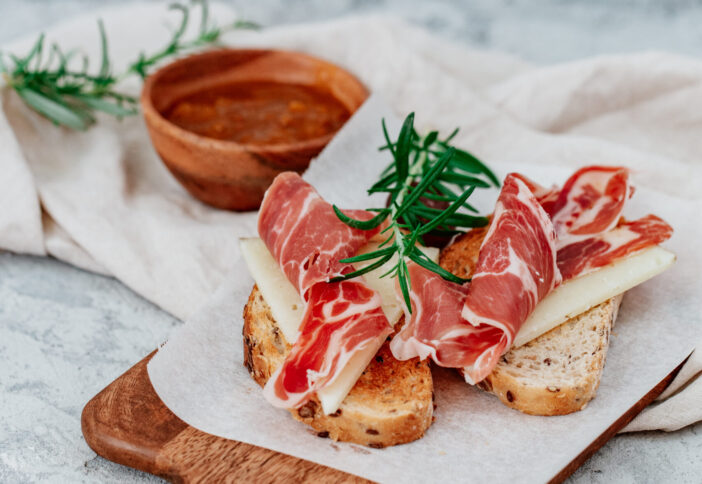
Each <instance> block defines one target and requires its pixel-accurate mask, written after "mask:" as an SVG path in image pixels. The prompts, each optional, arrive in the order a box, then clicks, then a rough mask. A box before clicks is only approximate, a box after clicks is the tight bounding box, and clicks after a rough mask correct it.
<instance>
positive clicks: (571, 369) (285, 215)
mask: <svg viewBox="0 0 702 484" xmlns="http://www.w3.org/2000/svg"><path fill="white" fill-rule="evenodd" d="M450 138H451V137H449V139H446V140H440V139H439V138H438V136H437V133H436V132H431V133H429V134H428V135H426V136H424V137H420V136H419V135H417V133H416V131H415V130H414V128H413V116H412V115H410V116H408V118H407V119H406V120H405V123H404V125H403V128H402V130H401V131H400V133H399V136H398V140H397V142H391V140H390V139H389V138H388V137H387V134H386V139H387V146H386V147H385V148H386V149H388V151H389V152H390V153H391V154H392V157H393V159H394V161H393V163H392V164H391V165H390V166H389V167H388V168H387V169H386V170H385V171H384V172H383V173H382V174H381V176H380V180H379V181H378V182H377V183H376V184H375V185H374V186H373V187H371V189H370V190H369V192H370V193H375V192H383V193H387V194H388V195H389V199H388V206H387V207H381V208H377V209H370V210H368V211H366V210H340V209H339V208H337V207H335V206H332V205H330V204H329V203H327V202H326V201H324V200H323V199H322V198H321V197H320V196H319V195H318V194H317V192H316V191H315V190H314V188H313V187H312V186H310V185H309V184H308V183H306V182H305V181H304V180H302V178H300V176H299V175H297V174H296V173H292V172H287V173H283V174H281V175H279V176H278V177H277V178H276V179H275V181H274V182H273V185H272V186H271V187H270V188H269V189H268V192H267V193H266V196H265V198H264V201H263V204H262V206H261V210H260V213H259V220H258V231H259V235H260V238H253V239H244V240H242V241H241V249H242V254H243V256H244V258H245V260H246V262H247V264H248V266H249V269H250V271H251V274H252V276H253V278H254V280H255V281H256V285H255V286H254V288H253V290H252V292H251V295H250V297H249V301H248V303H247V305H246V307H245V308H244V321H245V322H244V329H243V333H244V334H243V336H244V346H245V348H244V349H245V351H244V354H245V364H246V366H247V368H248V370H249V372H250V373H251V375H252V377H253V378H254V379H255V380H256V381H257V382H258V383H259V384H260V385H261V386H263V387H264V390H263V392H264V395H265V397H266V399H267V400H268V401H269V402H270V403H271V404H273V405H275V406H278V407H281V408H286V409H289V411H290V412H291V413H292V415H293V417H294V418H296V419H298V420H300V421H302V422H304V423H306V424H308V425H310V426H311V427H312V428H313V429H315V431H316V432H317V433H318V435H319V436H322V437H330V438H333V439H335V440H342V441H348V442H355V443H358V444H363V445H369V446H372V447H385V446H389V445H396V444H401V443H405V442H410V441H412V440H416V439H418V438H420V437H421V436H422V435H423V434H424V432H425V431H426V429H427V428H428V427H429V426H430V425H431V422H432V414H433V387H432V377H431V372H430V367H429V361H430V360H431V361H433V363H434V364H437V365H440V366H444V367H449V368H456V369H457V370H458V371H459V372H460V373H461V374H462V375H463V376H464V378H465V380H466V382H468V383H469V384H475V385H477V386H479V387H480V388H482V389H484V390H487V391H490V392H492V393H494V394H495V395H497V397H498V398H499V399H500V400H501V401H502V402H503V403H504V404H506V405H508V406H510V407H513V408H515V409H518V410H520V411H522V412H526V413H530V414H535V415H562V414H567V413H571V412H575V411H578V410H581V409H582V408H584V407H585V406H586V405H587V403H588V402H589V401H590V400H591V399H592V398H593V397H594V396H595V392H596V390H597V387H598V385H599V381H600V376H601V374H602V370H603V368H604V363H605V356H606V353H607V348H608V344H609V334H610V331H611V329H612V326H613V324H614V321H615V319H616V316H617V311H618V308H619V304H620V302H621V299H622V294H623V293H624V292H625V291H627V290H628V289H630V288H632V287H634V286H636V285H637V284H640V283H642V282H644V281H646V280H647V279H650V278H651V277H653V276H655V275H657V274H659V273H660V272H662V271H663V270H665V269H667V268H668V267H670V265H672V263H673V262H674V260H675V256H674V255H673V254H672V253H671V252H669V251H667V250H665V249H663V248H661V247H659V244H660V243H662V242H664V241H665V240H667V239H668V238H669V237H670V236H671V235H672V228H671V227H670V226H669V225H668V224H666V223H665V222H664V221H663V220H661V219H660V218H658V217H656V216H654V215H648V216H645V217H643V218H640V219H638V220H633V221H627V220H624V219H623V217H622V212H623V209H624V206H625V204H626V202H627V200H628V199H629V198H630V197H631V196H632V195H633V194H634V189H633V186H632V184H631V180H630V176H629V171H628V170H627V169H626V168H623V167H602V166H589V167H585V168H582V169H580V170H578V171H577V172H576V173H574V174H573V175H572V176H571V177H570V178H569V179H568V180H567V181H566V182H565V184H564V185H563V187H562V188H557V187H553V188H544V187H542V186H540V185H538V184H536V183H534V182H533V181H531V180H529V179H528V178H526V177H525V176H524V175H521V174H517V173H511V174H509V175H507V176H506V177H505V179H504V181H503V182H502V184H501V191H500V194H499V196H498V199H497V203H496V206H495V209H494V212H493V213H492V214H491V215H490V217H480V216H477V215H475V209H474V208H473V207H472V206H471V205H469V204H468V202H467V199H468V197H469V196H470V195H471V193H472V192H473V190H474V189H476V188H487V187H490V186H499V185H500V184H499V182H498V180H497V178H495V176H494V175H493V174H492V172H491V171H490V170H489V169H488V168H487V167H486V166H485V165H484V164H482V163H481V162H480V161H478V160H477V159H476V158H475V157H473V156H472V155H470V154H468V153H466V152H465V151H462V150H456V149H454V148H452V147H450V145H449V141H450ZM465 229H471V230H469V231H467V232H465V233H461V232H462V231H463V230H465ZM455 234H459V235H455ZM447 235H453V237H452V239H451V242H450V243H449V244H448V246H447V247H445V248H444V249H443V250H442V251H441V253H440V254H439V252H438V250H437V249H434V248H431V247H426V246H424V243H425V242H427V241H429V240H433V241H436V240H437V239H438V240H441V237H445V236H447Z"/></svg>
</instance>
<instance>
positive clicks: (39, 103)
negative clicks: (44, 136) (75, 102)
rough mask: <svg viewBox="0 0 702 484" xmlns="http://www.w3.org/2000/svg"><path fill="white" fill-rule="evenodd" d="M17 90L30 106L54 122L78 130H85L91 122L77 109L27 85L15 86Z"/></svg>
mask: <svg viewBox="0 0 702 484" xmlns="http://www.w3.org/2000/svg"><path fill="white" fill-rule="evenodd" d="M15 91H17V94H19V96H20V97H21V98H22V100H24V102H26V103H27V105H28V106H29V107H31V108H32V109H34V110H35V111H37V112H38V113H39V114H41V115H43V116H45V117H47V118H48V119H49V120H51V121H52V122H53V123H54V124H61V125H64V126H68V127H69V128H72V129H75V130H78V131H83V130H85V129H86V128H87V127H88V125H89V124H90V123H89V122H88V121H87V120H86V119H85V118H84V117H82V116H80V115H79V114H78V113H77V112H76V111H75V110H73V109H71V108H69V107H68V106H65V105H64V104H61V103H59V102H57V101H54V100H53V99H51V98H49V97H47V96H45V95H44V94H42V93H40V92H38V91H33V90H31V89H28V88H25V87H19V88H15Z"/></svg>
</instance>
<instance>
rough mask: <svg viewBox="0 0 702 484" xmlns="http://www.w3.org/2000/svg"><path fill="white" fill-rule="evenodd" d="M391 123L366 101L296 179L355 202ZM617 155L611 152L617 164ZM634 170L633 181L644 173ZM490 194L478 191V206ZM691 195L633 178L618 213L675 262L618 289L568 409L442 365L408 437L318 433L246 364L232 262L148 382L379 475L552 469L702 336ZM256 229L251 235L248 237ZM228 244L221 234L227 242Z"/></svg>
mask: <svg viewBox="0 0 702 484" xmlns="http://www.w3.org/2000/svg"><path fill="white" fill-rule="evenodd" d="M383 116H384V117H386V119H387V120H388V124H389V126H390V130H391V132H396V129H397V126H398V124H399V123H398V120H397V119H396V118H395V117H394V116H393V115H392V111H391V110H390V109H389V108H388V107H386V105H385V104H384V103H383V102H382V100H380V99H378V98H377V97H372V98H371V99H370V100H369V101H368V102H367V103H366V104H365V105H364V106H363V107H362V108H361V110H360V111H359V112H358V113H357V114H356V115H355V116H354V117H353V118H352V120H351V121H350V122H349V123H348V124H347V125H346V126H345V127H344V129H343V130H342V131H341V132H340V133H339V135H337V137H336V138H335V139H334V140H333V141H332V143H331V144H330V145H329V146H328V147H327V149H326V150H325V151H324V152H323V153H322V155H321V156H320V157H319V158H318V159H317V160H316V161H314V162H313V164H312V165H311V167H310V169H309V170H308V172H307V173H306V175H305V177H306V178H307V180H308V181H310V182H311V183H313V184H314V185H315V187H316V188H317V189H318V190H319V192H320V193H321V194H322V196H323V197H325V198H326V199H327V200H329V201H330V202H334V203H337V204H340V205H341V206H345V207H349V208H352V207H359V208H360V207H366V206H368V198H367V197H366V196H365V188H367V187H368V186H369V185H370V183H371V182H372V181H373V180H374V179H375V178H376V176H377V175H378V173H379V172H380V171H381V170H382V168H383V167H384V166H385V165H386V164H387V162H388V158H387V155H386V154H383V153H378V152H377V151H376V147H377V146H380V145H381V144H382V138H381V132H380V129H379V123H380V119H381V117H383ZM625 161H626V160H621V162H622V163H625ZM491 165H492V166H494V167H496V168H497V172H498V176H504V174H506V173H507V172H508V171H510V170H512V169H515V168H518V169H519V170H520V171H522V172H523V173H525V174H527V175H528V176H529V177H531V178H533V179H534V180H536V181H538V182H541V183H543V184H550V183H562V182H563V181H564V180H565V179H566V178H567V176H568V175H569V174H570V173H571V172H572V169H571V168H565V167H559V166H555V165H550V166H544V165H536V164H534V165H530V164H528V163H519V164H518V165H515V164H509V163H507V162H502V163H500V160H497V161H496V162H492V161H491ZM655 178H656V177H655V173H651V172H650V171H647V170H646V168H639V169H638V171H637V172H636V173H635V175H634V181H635V182H637V181H640V180H654V179H655ZM496 195H497V192H496V191H493V192H491V193H483V194H482V196H481V197H480V198H481V199H480V200H479V205H480V206H482V207H485V209H486V210H487V209H489V207H491V204H492V203H493V202H494V199H495V197H496ZM701 210H702V206H700V203H699V202H698V201H690V200H684V199H682V198H677V197H676V196H674V195H673V194H671V193H663V192H660V191H657V190H656V189H655V188H654V184H652V183H649V184H644V183H637V191H636V195H635V196H634V198H633V199H632V200H631V202H630V204H629V206H628V208H627V210H626V213H625V215H626V216H628V217H631V218H636V217H639V216H643V215H645V214H647V213H655V214H657V215H659V216H661V217H663V218H664V219H665V220H667V221H668V222H669V223H671V224H672V225H673V227H675V230H676V232H675V235H674V236H673V238H672V239H671V240H670V241H669V242H667V243H666V244H665V246H666V247H668V248H670V249H671V250H673V251H675V252H676V253H677V255H678V262H677V263H676V264H675V266H674V267H673V268H672V269H671V270H669V271H668V272H666V273H664V274H662V275H660V276H658V277H656V278H655V279H654V280H652V281H649V282H647V283H645V284H643V285H642V286H639V287H637V288H635V289H633V290H631V291H629V292H628V293H627V294H626V296H625V298H624V302H623V305H622V308H621V310H620V313H619V318H618V321H617V324H616V326H615V329H614V333H613V335H612V339H611V345H610V349H609V353H608V356H607V363H606V366H605V370H604V375H603V377H602V381H601V384H600V387H599V390H598V394H597V397H596V398H595V399H594V400H593V401H592V402H591V403H590V404H589V405H588V407H587V408H586V409H585V410H583V411H581V412H578V413H575V414H572V415H568V416H562V417H534V416H528V415H524V414H521V413H519V412H517V411H515V410H511V409H509V408H507V407H505V406H504V405H502V404H501V403H500V402H499V401H498V400H497V399H496V398H495V397H493V396H491V395H488V394H486V393H483V392H481V391H479V390H476V389H475V388H473V387H470V386H468V385H467V384H465V383H464V382H463V381H462V379H461V378H460V377H459V376H458V375H457V374H456V373H454V372H452V371H450V370H444V369H438V370H435V371H434V372H433V376H434V386H435V394H436V404H437V408H436V411H435V416H436V421H435V422H434V424H433V425H432V426H431V428H430V429H429V430H428V431H427V433H426V435H425V437H424V438H422V439H420V440H419V441H417V442H414V443H411V444H406V445H401V446H397V447H392V448H386V449H371V448H366V447H362V446H359V445H353V444H344V443H334V442H332V441H330V440H327V439H322V438H319V437H316V436H315V435H314V432H312V431H311V430H310V429H309V428H308V427H306V426H305V425H303V424H301V423H299V422H296V421H294V420H293V419H292V418H291V416H290V415H289V414H288V412H286V411H284V410H280V409H275V408H273V407H271V406H270V405H269V404H268V403H267V402H266V401H265V400H264V399H263V397H262V395H261V390H260V388H259V387H258V385H256V383H254V381H253V380H252V379H251V378H250V376H249V375H248V373H247V371H246V369H245V368H244V366H243V364H242V362H243V353H242V341H241V328H242V310H243V307H244V304H245V303H246V300H247V297H248V294H249V292H250V290H251V287H252V285H253V280H252V279H251V277H250V276H249V274H248V271H247V269H246V266H245V264H244V263H243V261H241V260H240V261H238V263H237V264H236V266H235V269H234V270H233V271H232V273H231V274H230V275H229V277H227V279H226V282H225V283H224V284H223V285H222V286H221V287H220V289H219V290H218V291H217V293H216V294H215V295H214V296H213V298H212V300H211V301H210V303H209V304H207V305H206V307H204V308H203V309H202V310H201V311H199V312H198V313H197V314H196V315H195V317H193V318H192V319H190V320H189V321H188V322H187V323H186V324H185V325H184V326H182V327H181V328H179V329H178V330H177V331H176V332H175V333H174V334H173V335H172V337H171V338H170V340H169V342H168V343H167V344H166V345H164V346H163V347H162V348H161V349H160V350H159V352H158V353H157V354H156V355H155V356H154V358H153V359H152V360H151V362H150V364H149V366H148V371H149V376H150V378H151V382H152V384H153V386H154V388H155V390H156V392H157V393H158V395H159V397H160V398H161V399H162V400H163V402H164V403H165V404H166V405H167V406H168V407H169V408H170V409H171V410H172V411H173V412H174V413H175V414H176V415H177V416H178V417H180V418H181V419H183V420H184V421H186V422H187V423H188V424H190V425H192V426H194V427H196V428H198V429H200V430H203V431H205V432H209V433H211V434H215V435H219V436H222V437H226V438H229V439H235V440H240V441H244V442H248V443H251V444H255V445H259V446H262V447H267V448H270V449H273V450H276V451H280V452H284V453H287V454H291V455H294V456H297V457H301V458H304V459H308V460H312V461H315V462H318V463H320V464H324V465H327V466H330V467H334V468H337V469H341V470H343V471H346V472H350V473H353V474H356V475H360V476H363V477H366V478H369V479H372V480H376V481H381V482H390V481H392V482H429V481H432V482H434V481H438V480H442V479H449V480H451V481H455V480H459V481H470V482H540V481H546V480H548V479H549V478H551V477H553V476H554V475H555V474H556V473H557V472H559V471H560V470H561V469H562V468H563V467H564V466H565V465H567V464H568V463H569V462H570V461H571V460H572V459H573V458H574V457H576V456H577V455H578V454H579V453H580V452H581V451H582V450H583V449H585V448H586V447H587V446H588V445H589V444H590V443H591V442H592V441H593V440H594V439H595V438H597V437H598V436H599V435H600V434H601V433H602V432H603V431H604V430H605V429H607V428H608V427H609V426H610V425H611V424H612V423H613V422H614V421H615V420H616V419H617V418H618V417H619V416H621V415H622V414H623V413H625V412H626V411H627V410H628V409H629V408H631V407H632V406H633V405H634V404H635V403H636V402H637V401H638V400H639V399H640V398H641V397H643V396H644V395H645V394H646V393H647V392H648V391H649V390H651V389H652V388H653V387H654V386H655V385H656V384H657V383H658V382H660V381H661V380H662V379H663V378H665V377H666V375H668V373H669V372H670V371H671V370H673V369H674V368H675V367H676V366H677V365H678V364H679V363H680V362H681V361H683V360H684V359H685V358H686V357H687V356H688V355H689V354H690V352H691V351H692V349H693V345H694V343H695V342H697V341H699V339H700V337H701V336H702V331H701V329H700V314H702V304H701V303H700V299H699V296H700V294H702V283H701V282H700V279H699V270H700V268H702V258H701V256H700V251H699V250H698V247H697V242H696V241H699V240H702V239H701V237H702V230H701V229H700V225H699V223H697V220H698V217H699V214H700V213H702V212H701ZM251 235H254V234H251ZM232 243H233V242H232Z"/></svg>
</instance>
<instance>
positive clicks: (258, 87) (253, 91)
mask: <svg viewBox="0 0 702 484" xmlns="http://www.w3.org/2000/svg"><path fill="white" fill-rule="evenodd" d="M163 114H164V116H165V117H166V118H167V119H168V120H169V121H170V122H172V123H174V124H176V125H177V126H179V127H181V128H183V129H185V130H188V131H191V132H193V133H196V134H199V135H201V136H205V137H208V138H214V139H219V140H226V141H234V142H236V143H240V144H247V145H275V144H287V143H294V142H300V141H307V140H311V139H314V138H319V137H321V136H325V135H328V134H331V133H334V132H336V131H338V130H339V128H341V126H342V125H343V124H344V123H345V122H346V121H347V120H348V118H349V117H350V115H351V113H350V112H349V110H348V109H347V108H346V107H345V106H344V105H343V104H342V103H341V102H340V101H339V100H338V99H336V98H335V97H334V96H332V95H331V94H330V93H328V92H325V91H322V90H320V89H316V88H314V87H312V86H306V85H299V84H282V83H276V82H239V83H235V84H229V85H225V86H220V87H217V88H216V89H212V90H208V91H202V92H197V93H195V94H191V95H189V96H186V97H184V98H182V99H180V100H178V101H177V102H175V103H173V105H172V106H171V107H170V109H168V110H167V111H166V112H164V113H163Z"/></svg>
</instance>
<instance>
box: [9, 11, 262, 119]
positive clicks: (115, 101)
mask: <svg viewBox="0 0 702 484" xmlns="http://www.w3.org/2000/svg"><path fill="white" fill-rule="evenodd" d="M193 4H197V5H200V8H201V12H202V14H201V22H200V29H199V31H198V35H197V37H195V38H194V39H191V40H184V39H183V35H184V34H185V31H186V29H187V26H188V23H189V21H190V13H191V12H190V11H191V7H190V6H189V5H184V4H180V3H176V4H173V5H171V6H170V9H172V10H177V11H179V12H180V13H181V19H180V24H179V26H178V28H177V29H176V30H175V31H174V33H173V37H172V38H171V40H170V41H169V43H168V44H167V45H166V46H165V47H163V48H162V49H161V50H159V51H158V52H156V53H153V54H151V55H146V54H144V53H143V52H142V53H141V54H139V57H138V58H137V60H136V61H134V62H132V63H131V64H130V65H129V67H128V68H127V70H126V71H125V72H124V73H122V74H120V75H115V74H113V73H112V64H111V62H110V58H109V53H108V45H107V36H106V35H105V27H104V25H103V23H102V21H101V20H99V21H98V29H99V31H100V48H101V54H100V68H99V70H98V72H97V73H94V74H91V73H90V72H89V64H90V62H89V59H88V58H87V57H86V56H82V57H81V61H82V66H81V68H80V69H77V70H76V69H75V68H72V67H71V66H72V65H73V64H74V63H73V60H74V59H75V58H76V56H77V52H76V51H75V50H72V51H68V52H64V51H63V50H62V49H61V48H60V47H59V46H58V45H57V44H55V43H54V44H52V45H51V47H50V48H49V49H48V52H49V53H48V58H47V59H44V51H45V41H44V34H41V35H40V36H39V38H38V39H37V41H36V42H35V44H34V46H33V47H32V49H31V50H30V51H29V52H28V53H27V54H26V55H25V56H24V57H18V56H15V55H13V54H9V58H10V60H11V61H12V63H13V65H12V67H9V66H8V65H7V63H6V62H5V58H4V55H3V53H1V52H0V75H2V77H3V78H4V80H5V81H6V82H7V84H8V85H9V86H10V87H11V88H12V89H14V90H15V91H16V92H17V94H18V95H19V96H20V98H22V100H23V101H24V102H25V103H26V104H27V105H28V106H29V107H30V108H32V109H33V110H34V111H36V112H38V113H39V114H41V115H42V116H44V117H45V118H47V119H49V120H50V121H52V122H53V123H54V124H56V125H61V126H66V127H68V128H71V129H75V130H80V131H82V130H85V129H87V128H88V127H90V126H91V125H92V124H94V123H95V120H96V117H95V115H96V113H97V112H98V111H101V112H103V113H106V114H109V115H111V116H115V117H117V118H122V117H124V116H130V115H133V114H136V113H137V98H136V97H134V96H130V95H128V94H123V93H121V92H119V91H118V90H117V89H116V88H115V86H116V85H117V84H118V83H119V82H121V81H122V80H124V79H125V78H127V77H129V76H131V75H138V76H140V77H141V78H142V79H143V78H145V77H146V76H147V75H148V72H149V69H151V68H152V67H153V66H154V65H156V64H157V63H159V62H160V61H161V60H163V59H166V58H168V57H171V56H174V55H178V54H180V53H183V52H187V51H190V50H193V49H196V48H199V47H203V46H207V45H211V44H215V43H216V42H218V41H219V39H220V37H221V35H222V33H224V32H226V31H229V30H233V29H240V28H256V27H257V26H256V25H255V24H253V23H251V22H246V21H238V22H235V23H234V24H232V25H228V26H225V27H217V26H216V25H215V24H213V23H211V22H210V19H209V8H208V4H207V1H206V0H197V1H193Z"/></svg>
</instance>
